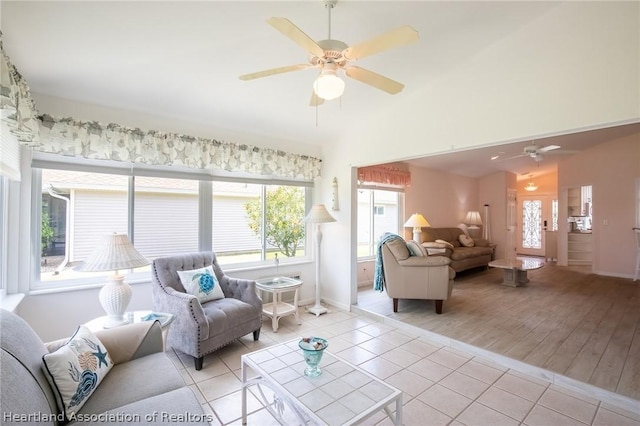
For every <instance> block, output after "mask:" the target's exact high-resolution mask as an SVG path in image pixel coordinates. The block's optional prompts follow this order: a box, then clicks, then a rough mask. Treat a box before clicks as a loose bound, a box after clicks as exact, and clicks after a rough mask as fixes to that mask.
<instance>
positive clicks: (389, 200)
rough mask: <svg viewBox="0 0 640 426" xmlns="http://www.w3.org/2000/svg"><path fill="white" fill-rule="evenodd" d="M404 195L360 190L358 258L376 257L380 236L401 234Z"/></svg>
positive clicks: (393, 192)
mask: <svg viewBox="0 0 640 426" xmlns="http://www.w3.org/2000/svg"><path fill="white" fill-rule="evenodd" d="M402 197H403V194H402V193H401V192H398V191H394V190H383V189H369V188H364V187H361V188H358V258H359V259H360V258H367V257H372V256H375V254H376V251H377V248H378V241H379V239H380V236H381V235H382V234H384V233H385V232H392V233H394V234H400V232H401V230H402V228H400V218H401V217H402V215H403V214H402V212H403V207H402V205H403V198H402Z"/></svg>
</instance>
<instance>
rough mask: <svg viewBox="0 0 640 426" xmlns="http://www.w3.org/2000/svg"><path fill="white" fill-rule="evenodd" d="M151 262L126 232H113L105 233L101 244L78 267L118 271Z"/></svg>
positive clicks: (90, 269) (80, 269)
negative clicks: (137, 248)
mask: <svg viewBox="0 0 640 426" xmlns="http://www.w3.org/2000/svg"><path fill="white" fill-rule="evenodd" d="M149 263H151V262H149V260H147V258H145V257H144V256H142V255H141V254H140V253H139V252H138V250H136V248H135V247H134V246H133V244H131V241H130V240H129V237H128V236H127V235H126V234H116V233H113V234H109V235H105V236H104V238H103V239H102V242H101V243H100V245H99V246H98V247H96V249H95V250H94V251H93V253H91V255H90V256H89V257H88V258H87V259H86V260H85V261H84V263H83V264H82V265H80V266H79V267H78V268H77V269H78V270H79V271H89V272H99V271H117V270H119V269H132V268H139V267H141V266H146V265H148V264H149Z"/></svg>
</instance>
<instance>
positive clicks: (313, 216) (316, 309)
mask: <svg viewBox="0 0 640 426" xmlns="http://www.w3.org/2000/svg"><path fill="white" fill-rule="evenodd" d="M304 221H305V222H307V223H315V224H316V304H315V305H313V307H311V308H309V309H308V310H307V311H308V312H311V313H312V314H316V316H319V315H320V314H324V313H325V312H327V308H325V307H324V306H322V305H321V304H320V245H321V244H322V231H321V230H320V224H321V223H326V222H335V221H336V220H335V219H334V218H333V216H331V215H330V214H329V212H328V211H327V208H326V207H325V206H324V204H316V205H315V206H313V207H311V210H309V214H307V217H305V218H304Z"/></svg>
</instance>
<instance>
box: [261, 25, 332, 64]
mask: <svg viewBox="0 0 640 426" xmlns="http://www.w3.org/2000/svg"><path fill="white" fill-rule="evenodd" d="M267 23H268V24H269V25H271V26H272V27H273V28H275V29H276V30H278V31H280V32H281V33H282V34H284V35H285V36H287V37H289V38H290V39H291V40H293V41H294V42H296V43H297V44H298V45H299V46H301V47H302V48H303V49H304V50H306V51H307V52H309V53H311V54H312V55H315V56H319V57H323V56H324V50H322V47H320V46H318V43H316V42H315V41H314V40H313V39H312V38H311V37H309V36H308V35H306V34H305V33H304V32H303V31H302V30H301V29H300V28H298V27H296V26H295V25H294V24H293V22H291V21H289V20H288V19H287V18H269V19H267Z"/></svg>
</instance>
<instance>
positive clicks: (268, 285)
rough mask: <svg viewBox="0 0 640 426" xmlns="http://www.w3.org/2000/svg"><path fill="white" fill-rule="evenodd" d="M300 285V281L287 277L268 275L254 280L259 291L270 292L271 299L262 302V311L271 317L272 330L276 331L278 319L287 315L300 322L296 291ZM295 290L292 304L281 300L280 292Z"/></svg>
mask: <svg viewBox="0 0 640 426" xmlns="http://www.w3.org/2000/svg"><path fill="white" fill-rule="evenodd" d="M301 286H302V281H301V280H298V279H295V278H289V277H268V278H260V279H258V280H256V287H257V288H258V290H260V291H264V292H267V293H271V294H272V295H273V300H272V302H271V303H263V304H262V313H263V314H264V315H266V316H268V317H269V318H271V326H272V327H273V331H274V332H277V331H278V321H279V320H280V318H282V317H286V316H287V315H294V316H295V317H296V321H297V322H298V324H300V315H299V314H298V291H299V290H300V287H301ZM289 291H295V293H294V295H293V305H292V304H290V303H286V302H283V301H282V294H283V293H286V292H289Z"/></svg>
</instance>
